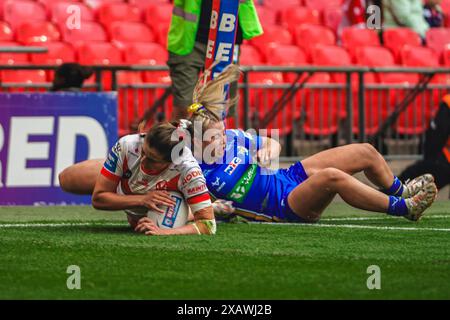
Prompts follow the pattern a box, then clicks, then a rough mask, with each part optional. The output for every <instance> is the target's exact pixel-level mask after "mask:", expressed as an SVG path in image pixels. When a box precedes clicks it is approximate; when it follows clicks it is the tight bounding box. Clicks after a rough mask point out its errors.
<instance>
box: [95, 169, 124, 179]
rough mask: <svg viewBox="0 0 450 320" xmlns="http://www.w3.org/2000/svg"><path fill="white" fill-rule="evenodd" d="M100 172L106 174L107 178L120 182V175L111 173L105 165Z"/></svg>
mask: <svg viewBox="0 0 450 320" xmlns="http://www.w3.org/2000/svg"><path fill="white" fill-rule="evenodd" d="M100 173H101V174H102V176H104V177H105V178H107V179H109V180H112V181H114V182H119V180H120V177H119V176H116V175H115V174H113V173H111V172H110V171H108V169H106V168H105V167H103V168H102V171H100Z"/></svg>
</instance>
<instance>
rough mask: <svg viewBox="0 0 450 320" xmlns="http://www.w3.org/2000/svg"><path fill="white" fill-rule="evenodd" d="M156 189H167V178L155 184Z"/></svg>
mask: <svg viewBox="0 0 450 320" xmlns="http://www.w3.org/2000/svg"><path fill="white" fill-rule="evenodd" d="M155 189H156V190H167V181H166V180H162V181H159V182H158V183H157V184H156V185H155Z"/></svg>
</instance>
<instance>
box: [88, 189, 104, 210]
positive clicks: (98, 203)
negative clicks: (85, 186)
mask: <svg viewBox="0 0 450 320" xmlns="http://www.w3.org/2000/svg"><path fill="white" fill-rule="evenodd" d="M91 204H92V207H93V208H94V209H96V210H106V209H108V208H107V206H106V205H105V201H103V197H102V194H101V193H100V192H94V194H93V195H92V199H91Z"/></svg>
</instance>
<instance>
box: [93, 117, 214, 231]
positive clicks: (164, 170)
mask: <svg viewBox="0 0 450 320" xmlns="http://www.w3.org/2000/svg"><path fill="white" fill-rule="evenodd" d="M183 130H184V129H183V123H182V122H181V123H162V124H158V125H155V126H153V127H152V128H151V129H150V130H149V131H148V132H147V133H146V134H134V135H128V136H125V137H123V138H121V139H120V140H119V141H118V142H117V143H116V145H115V146H114V147H113V148H112V149H111V152H110V153H109V155H108V158H107V159H106V161H105V162H104V165H103V168H102V169H101V174H100V175H98V177H97V180H96V184H95V187H94V192H93V194H92V205H93V206H94V208H96V209H99V210H125V211H126V213H127V215H128V221H129V223H130V225H131V226H132V227H133V228H134V229H135V231H137V232H141V233H145V234H146V235H175V234H209V235H210V234H214V233H215V232H216V222H215V219H214V212H213V208H212V205H211V200H210V196H209V193H208V189H207V187H206V182H205V178H204V176H203V174H202V171H201V169H200V167H199V165H198V162H197V161H196V160H195V158H194V157H193V155H192V153H191V151H190V149H188V148H186V147H184V148H181V150H182V152H179V153H178V154H177V153H176V152H172V150H173V149H174V148H175V146H177V145H178V146H179V143H180V141H179V140H178V141H175V140H174V139H173V136H174V133H175V132H176V131H177V132H176V134H177V135H180V134H179V133H178V132H179V131H181V132H183ZM181 135H182V134H181ZM168 191H177V192H179V193H181V194H182V195H183V196H184V198H185V200H186V201H187V204H188V206H189V208H190V210H191V212H192V213H193V220H194V221H193V223H191V224H187V225H185V226H182V227H178V228H173V229H162V228H160V227H159V226H157V225H156V223H155V222H153V221H152V220H151V219H149V218H147V217H146V212H147V211H148V210H154V211H157V212H161V213H163V212H164V211H163V210H162V209H161V208H160V206H161V205H163V206H173V205H175V202H174V201H173V199H172V198H171V197H170V194H169V192H168Z"/></svg>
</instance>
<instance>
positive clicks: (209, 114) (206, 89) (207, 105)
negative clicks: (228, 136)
mask: <svg viewBox="0 0 450 320" xmlns="http://www.w3.org/2000/svg"><path fill="white" fill-rule="evenodd" d="M216 64H217V63H214V64H213V65H212V66H211V67H210V68H209V69H208V70H206V71H205V72H204V74H203V76H202V77H200V79H199V81H198V82H197V85H196V86H195V89H194V94H193V99H192V100H193V102H194V103H193V104H192V105H191V106H190V107H189V108H188V112H190V113H191V117H190V119H189V120H190V121H191V122H195V121H202V123H203V128H204V129H206V128H208V126H209V125H210V124H211V122H213V123H215V122H220V121H223V120H224V118H225V115H226V114H227V112H228V109H229V107H230V106H232V105H233V104H235V103H236V102H237V100H238V98H239V97H238V96H237V95H236V96H235V97H234V98H232V99H229V98H226V97H225V86H226V85H229V84H230V83H231V82H234V81H238V80H239V77H240V75H241V72H240V70H239V67H238V66H237V65H235V64H230V65H229V66H227V67H226V68H225V69H224V70H223V71H222V73H220V74H219V75H218V76H217V77H216V78H214V79H213V80H210V81H206V79H207V76H208V75H209V74H210V73H211V72H212V68H213V67H214V66H215V65H216Z"/></svg>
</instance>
